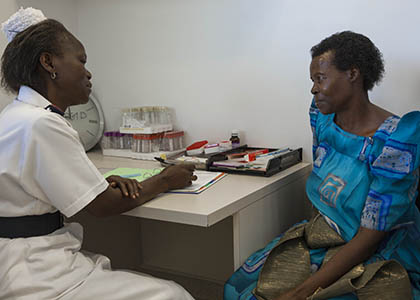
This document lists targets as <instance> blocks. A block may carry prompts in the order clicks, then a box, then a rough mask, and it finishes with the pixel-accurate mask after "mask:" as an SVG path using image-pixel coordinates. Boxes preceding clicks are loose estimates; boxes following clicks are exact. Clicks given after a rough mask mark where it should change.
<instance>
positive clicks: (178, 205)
mask: <svg viewBox="0 0 420 300" xmlns="http://www.w3.org/2000/svg"><path fill="white" fill-rule="evenodd" d="M88 156H89V158H90V159H91V160H92V162H93V163H94V164H95V165H96V167H98V169H99V170H100V171H101V172H102V173H104V172H106V171H109V170H110V169H114V168H117V167H131V168H135V167H139V168H154V167H158V166H159V164H158V163H155V162H150V161H140V160H134V159H128V158H119V157H109V156H102V154H101V153H100V152H97V151H96V152H90V153H88ZM310 171H311V164H309V163H303V162H302V163H299V164H297V165H295V166H292V167H290V168H288V169H286V170H284V171H282V172H280V173H278V174H275V175H273V176H271V177H257V176H248V175H234V174H229V175H228V176H226V177H225V178H223V179H221V180H220V181H219V182H218V183H216V184H215V185H213V186H212V187H210V188H209V189H207V190H205V191H204V192H202V193H201V194H198V195H190V194H171V193H166V194H161V195H159V196H158V197H156V198H155V199H153V200H151V201H149V202H148V203H146V204H144V205H143V206H141V207H138V208H135V209H133V210H131V211H129V212H127V213H125V215H128V216H133V217H138V218H141V225H140V229H139V231H140V232H139V236H138V237H133V239H134V238H139V239H140V242H139V245H140V246H139V247H140V248H141V249H139V255H140V256H141V259H140V268H141V269H158V270H165V271H168V272H175V273H177V272H179V273H181V274H184V275H185V274H187V275H190V276H193V277H195V278H203V279H206V280H213V281H217V282H224V281H225V280H226V279H227V278H228V277H229V276H230V275H231V274H232V272H233V271H234V270H236V269H237V268H238V267H239V266H240V265H241V264H242V263H243V262H244V261H245V259H246V258H247V257H248V256H249V255H250V254H251V253H253V252H254V251H256V250H258V249H259V248H261V247H263V246H264V245H265V244H266V243H267V242H268V241H270V240H271V239H272V238H274V237H275V236H276V235H278V234H279V233H281V232H282V231H284V230H285V229H287V228H288V227H289V226H290V225H292V224H293V223H295V222H298V221H300V220H302V219H303V218H304V216H305V212H307V211H308V209H307V207H305V199H306V198H305V192H304V191H305V188H304V185H305V181H306V178H307V176H308V175H309V173H310Z"/></svg>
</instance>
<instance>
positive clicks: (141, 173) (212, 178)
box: [104, 168, 227, 194]
mask: <svg viewBox="0 0 420 300" xmlns="http://www.w3.org/2000/svg"><path fill="white" fill-rule="evenodd" d="M163 169H164V168H154V169H139V168H117V169H114V170H112V171H109V172H107V173H105V174H104V176H105V178H106V177H108V176H111V175H118V176H121V177H124V178H130V179H136V180H138V181H143V180H145V179H147V178H150V177H152V176H154V175H156V174H159V173H160V172H161V171H162V170H163ZM194 175H196V176H197V180H195V181H193V182H192V185H190V186H187V187H185V188H183V189H177V190H170V191H168V193H185V194H199V193H201V192H202V191H205V190H206V189H208V188H209V187H211V186H212V185H213V184H215V183H216V182H217V181H219V180H220V179H222V178H223V177H225V176H226V175H227V174H226V173H223V172H209V171H202V170H196V171H194Z"/></svg>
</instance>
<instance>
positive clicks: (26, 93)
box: [15, 85, 51, 108]
mask: <svg viewBox="0 0 420 300" xmlns="http://www.w3.org/2000/svg"><path fill="white" fill-rule="evenodd" d="M15 101H19V102H24V103H27V104H30V105H34V106H39V107H42V108H45V107H47V106H48V105H51V102H50V101H48V100H47V99H45V98H44V97H43V96H42V95H41V94H40V93H38V92H37V91H35V90H34V89H32V88H30V87H29V86H26V85H22V86H20V89H19V93H18V96H17V98H16V100H15Z"/></svg>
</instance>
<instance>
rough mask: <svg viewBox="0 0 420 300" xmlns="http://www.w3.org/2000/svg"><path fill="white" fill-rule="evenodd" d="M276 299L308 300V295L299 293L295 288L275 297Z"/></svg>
mask: <svg viewBox="0 0 420 300" xmlns="http://www.w3.org/2000/svg"><path fill="white" fill-rule="evenodd" d="M274 300H306V297H304V296H302V295H298V293H297V292H296V290H295V289H293V290H290V291H288V292H286V293H285V294H283V295H281V296H279V297H277V298H274Z"/></svg>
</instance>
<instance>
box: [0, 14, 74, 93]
mask: <svg viewBox="0 0 420 300" xmlns="http://www.w3.org/2000/svg"><path fill="white" fill-rule="evenodd" d="M71 39H75V37H74V36H73V35H72V34H71V33H70V32H69V31H68V30H67V29H66V28H65V27H64V25H63V24H61V23H60V22H59V21H56V20H53V19H47V20H44V21H42V22H39V23H37V24H35V25H32V26H29V27H28V28H26V29H25V30H24V31H22V32H20V33H18V34H16V36H15V37H14V38H13V40H12V41H11V42H10V43H9V44H8V45H7V47H6V49H5V50H4V52H3V55H2V58H1V75H2V78H1V86H2V87H3V88H5V89H6V90H8V91H10V92H14V93H17V92H19V88H20V86H21V85H27V86H30V87H31V88H33V89H34V90H36V91H38V92H46V82H45V79H44V78H45V74H44V76H43V75H42V74H41V73H40V72H41V68H40V62H39V58H40V56H41V54H42V53H44V52H48V53H50V54H53V55H57V56H59V55H61V54H62V48H63V42H65V41H66V40H71Z"/></svg>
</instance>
